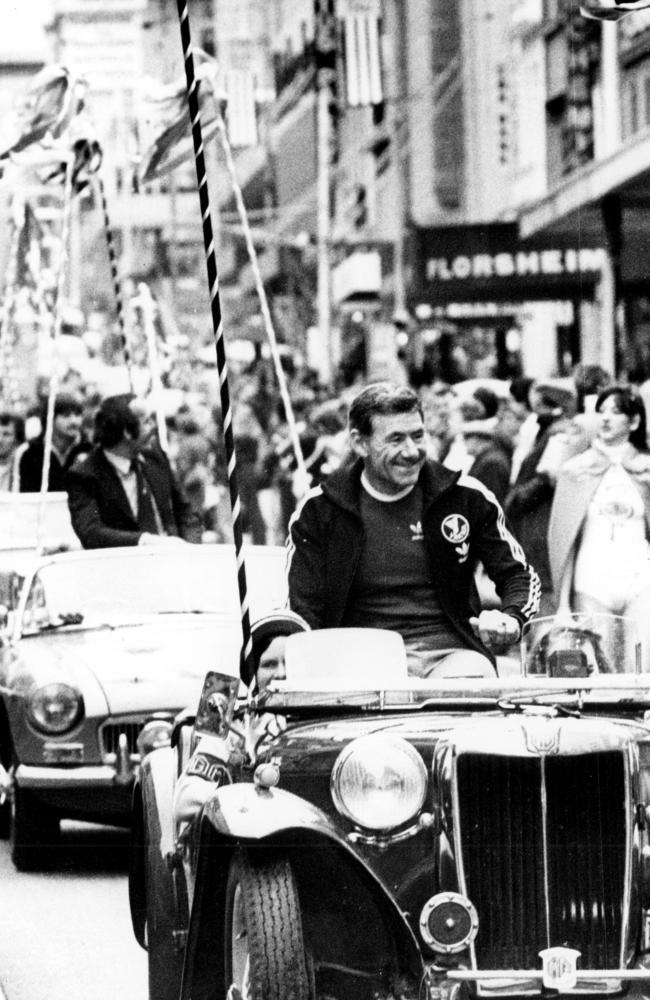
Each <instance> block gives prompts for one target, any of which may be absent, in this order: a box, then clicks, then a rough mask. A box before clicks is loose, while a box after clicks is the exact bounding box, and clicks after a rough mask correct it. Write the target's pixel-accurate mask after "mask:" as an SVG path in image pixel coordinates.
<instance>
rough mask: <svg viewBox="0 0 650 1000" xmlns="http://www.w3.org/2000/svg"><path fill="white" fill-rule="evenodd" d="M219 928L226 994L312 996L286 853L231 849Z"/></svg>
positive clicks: (249, 998)
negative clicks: (261, 853)
mask: <svg viewBox="0 0 650 1000" xmlns="http://www.w3.org/2000/svg"><path fill="white" fill-rule="evenodd" d="M225 930H226V934H225V949H226V954H225V970H226V984H227V986H226V1000H240V998H242V1000H312V998H313V997H314V992H315V991H314V984H313V970H312V968H311V963H310V961H309V958H308V955H307V953H306V951H305V942H304V938H303V930H302V915H301V909H300V901H299V898H298V890H297V887H296V882H295V878H294V874H293V870H292V868H291V864H290V862H289V861H288V860H287V859H286V858H281V857H263V858H255V857H252V856H251V855H250V854H248V853H247V852H245V851H243V850H242V851H239V852H238V853H237V854H236V855H235V857H234V859H233V863H232V865H231V868H230V872H229V876H228V883H227V889H226V921H225Z"/></svg>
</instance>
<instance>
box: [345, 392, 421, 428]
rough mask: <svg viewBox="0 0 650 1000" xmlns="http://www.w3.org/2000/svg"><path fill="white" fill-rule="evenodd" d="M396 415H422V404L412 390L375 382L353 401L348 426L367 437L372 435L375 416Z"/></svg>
mask: <svg viewBox="0 0 650 1000" xmlns="http://www.w3.org/2000/svg"><path fill="white" fill-rule="evenodd" d="M396 413H419V414H420V416H421V417H422V418H423V419H424V417H423V413H422V404H421V403H420V400H419V399H418V397H417V395H416V393H414V392H413V390H412V389H409V388H408V387H407V386H403V385H393V383H392V382H373V383H372V385H369V386H366V388H365V389H362V391H361V392H360V393H359V395H358V396H357V397H356V398H355V399H353V400H352V405H351V406H350V413H349V416H348V425H349V428H350V430H351V431H352V430H355V431H358V432H359V434H363V435H364V436H365V437H367V436H368V435H369V434H372V418H373V417H374V416H392V415H394V414H396Z"/></svg>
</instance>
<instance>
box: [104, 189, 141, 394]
mask: <svg viewBox="0 0 650 1000" xmlns="http://www.w3.org/2000/svg"><path fill="white" fill-rule="evenodd" d="M97 187H98V189H99V197H100V200H101V203H102V214H103V216H104V233H105V236H106V246H107V248H108V260H109V262H110V266H111V278H112V279H113V291H114V292H115V311H116V313H117V322H118V325H119V328H120V338H121V341H122V353H123V354H124V363H125V365H126V370H127V372H128V376H129V389H130V390H131V392H133V372H132V371H131V353H130V351H129V343H128V340H127V338H126V323H125V321H124V300H123V299H122V284H121V282H120V276H119V273H118V270H117V254H116V253H115V242H114V240H113V229H112V227H111V220H110V216H109V214H108V201H107V200H106V188H105V187H104V181H103V178H102V176H101V174H98V175H97Z"/></svg>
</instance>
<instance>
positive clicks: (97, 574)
mask: <svg viewBox="0 0 650 1000" xmlns="http://www.w3.org/2000/svg"><path fill="white" fill-rule="evenodd" d="M247 570H248V572H247V584H248V591H249V600H250V606H251V611H252V613H253V614H254V615H257V614H260V615H261V614H265V613H268V611H270V610H272V609H273V608H276V607H278V606H280V605H281V603H282V599H283V587H284V572H283V558H282V553H281V550H280V551H276V550H272V551H264V550H259V549H258V550H256V549H252V550H250V551H249V552H248V553H247ZM164 614H167V615H174V614H220V615H229V616H236V615H238V614H239V593H238V587H237V569H236V561H235V555H234V550H232V549H231V547H229V546H223V547H222V546H215V550H212V551H205V550H203V549H202V548H201V547H198V546H197V547H194V546H184V545H183V546H181V545H179V546H178V550H176V548H175V547H174V548H172V547H170V549H169V551H166V550H162V549H160V550H158V551H157V552H156V553H155V554H152V553H139V552H138V551H137V550H135V551H134V553H133V555H131V554H125V555H120V556H118V557H115V558H102V557H99V558H97V557H95V556H93V554H92V553H89V554H88V556H87V558H84V557H75V558H74V559H71V560H64V559H62V560H58V561H56V560H55V561H52V562H51V563H49V564H47V565H43V566H42V567H41V568H40V569H39V570H38V572H37V573H36V575H35V576H34V577H33V579H32V580H31V583H30V586H29V592H28V594H27V596H26V601H25V604H24V610H23V615H22V623H21V627H22V633H23V634H26V633H30V632H38V631H42V630H44V629H48V628H55V627H59V626H61V625H66V624H72V625H74V624H82V623H83V624H86V625H94V624H102V623H105V624H119V623H121V622H130V621H142V620H145V619H147V618H150V617H151V616H152V615H164Z"/></svg>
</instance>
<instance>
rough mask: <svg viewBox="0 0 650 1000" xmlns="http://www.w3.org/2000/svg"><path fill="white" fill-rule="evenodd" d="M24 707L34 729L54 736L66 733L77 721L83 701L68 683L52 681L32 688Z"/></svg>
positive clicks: (81, 710)
mask: <svg viewBox="0 0 650 1000" xmlns="http://www.w3.org/2000/svg"><path fill="white" fill-rule="evenodd" d="M26 708H27V715H28V718H29V721H30V722H31V723H32V725H33V726H34V727H35V728H36V729H40V730H41V732H43V733H49V734H52V735H55V736H56V735H59V734H60V733H67V732H68V730H70V729H72V727H73V726H74V725H75V723H77V722H78V721H79V719H80V718H81V715H82V712H83V701H82V699H81V695H80V694H79V692H78V691H77V690H76V689H75V688H73V687H71V686H70V685H69V684H61V683H58V682H54V683H51V684H43V685H42V687H37V688H34V690H33V691H31V692H30V693H29V696H28V698H27V703H26Z"/></svg>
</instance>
